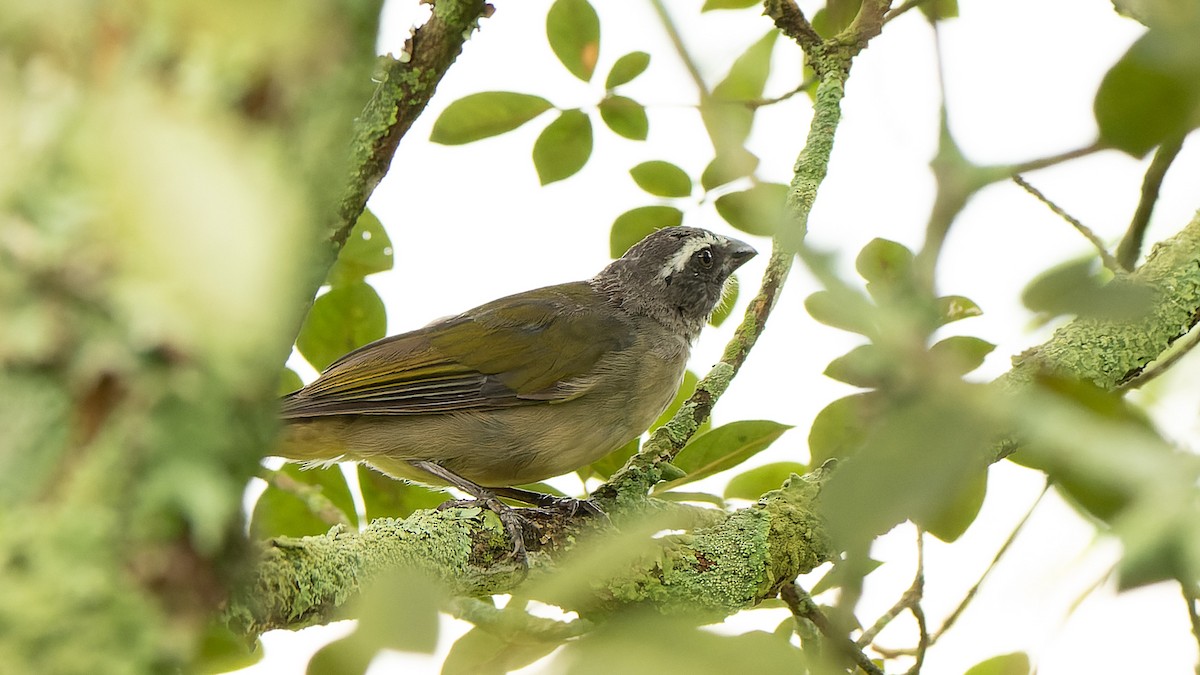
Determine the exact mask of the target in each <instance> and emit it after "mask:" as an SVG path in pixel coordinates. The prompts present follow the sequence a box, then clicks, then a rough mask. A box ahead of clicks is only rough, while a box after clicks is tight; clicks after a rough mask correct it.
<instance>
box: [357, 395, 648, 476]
mask: <svg viewBox="0 0 1200 675" xmlns="http://www.w3.org/2000/svg"><path fill="white" fill-rule="evenodd" d="M668 401H669V399H668ZM447 418H452V419H447ZM430 421H433V422H435V424H428V423H427V421H426V420H416V419H411V418H410V419H408V420H403V419H401V420H397V422H399V423H405V422H407V424H403V426H404V427H407V428H405V429H404V432H403V433H401V434H396V435H394V436H393V437H392V438H391V439H383V438H375V439H373V442H368V443H364V444H361V445H360V444H357V443H354V442H353V441H352V442H351V444H350V445H351V447H352V448H353V451H352V452H351V454H352V455H354V456H356V457H357V458H359V459H363V460H366V461H367V462H368V463H369V464H371V465H372V466H375V467H376V468H378V469H380V470H381V471H383V472H385V473H388V474H392V475H395V476H397V477H401V478H408V479H411V480H416V481H419V482H426V483H427V482H431V480H430V477H429V476H427V475H424V474H423V472H419V471H416V470H415V469H413V468H412V467H411V466H410V465H409V464H408V460H413V459H427V460H431V461H434V462H437V463H438V464H440V465H442V466H444V467H446V468H447V469H450V470H451V471H453V472H454V473H456V474H458V475H460V476H462V477H463V478H466V479H468V480H470V481H472V482H475V483H478V484H480V485H485V486H490V487H497V486H502V485H521V484H525V483H535V482H537V481H541V480H545V479H547V478H550V477H553V476H558V475H561V474H564V473H568V472H570V471H574V470H575V469H578V468H580V467H582V466H585V465H587V464H590V463H591V462H594V461H596V460H598V459H600V458H601V457H603V456H605V455H607V454H608V453H610V452H612V451H613V450H616V449H617V448H619V447H621V446H622V445H624V444H625V443H627V442H629V441H630V440H631V439H633V438H636V437H637V436H638V435H639V434H640V433H641V432H642V431H643V430H644V429H645V427H647V426H649V425H650V423H651V422H652V421H653V420H652V419H651V420H643V419H636V418H631V417H630V416H629V415H628V413H627V411H626V410H625V409H622V408H616V409H604V408H597V407H596V406H594V405H588V404H587V403H586V402H585V401H582V400H580V401H570V402H566V403H560V404H556V405H554V406H549V405H533V406H527V407H521V408H510V409H508V410H502V411H489V412H487V413H459V414H455V415H452V416H444V417H443V418H442V419H440V420H430ZM414 422H415V423H416V424H413V423H414ZM397 426H399V425H397ZM420 427H431V428H429V430H428V433H427V434H426V433H422V432H421V430H420ZM432 427H440V428H432ZM414 436H418V437H420V439H419V442H403V443H402V444H400V445H396V444H395V442H396V441H397V440H400V438H407V439H409V440H411V441H417V439H416V438H414ZM389 440H390V441H391V442H388V441H389ZM379 441H383V442H382V443H380V442H379ZM353 446H358V447H353ZM381 446H391V447H381ZM368 447H370V449H368ZM364 450H365V451H364ZM381 451H382V452H381Z"/></svg>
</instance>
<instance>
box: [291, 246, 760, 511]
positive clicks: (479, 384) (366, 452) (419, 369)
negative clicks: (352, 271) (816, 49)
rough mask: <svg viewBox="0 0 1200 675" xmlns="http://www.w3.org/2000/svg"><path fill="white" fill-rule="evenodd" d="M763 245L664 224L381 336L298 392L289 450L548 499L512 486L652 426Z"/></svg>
mask: <svg viewBox="0 0 1200 675" xmlns="http://www.w3.org/2000/svg"><path fill="white" fill-rule="evenodd" d="M755 254H756V252H755V250H754V249H753V248H751V247H750V246H749V245H747V244H745V243H743V242H741V241H738V240H736V239H731V238H729V237H724V236H721V235H718V234H714V233H712V232H709V231H707V230H702V229H699V228H692V227H671V228H666V229H662V230H659V231H657V232H654V233H653V234H650V235H649V236H647V237H646V238H645V239H643V240H641V241H640V242H638V243H637V244H635V245H634V246H633V247H631V248H630V249H629V250H628V251H627V252H626V253H625V255H623V256H622V257H621V258H620V259H618V260H615V261H613V262H612V263H611V264H609V265H608V267H605V268H604V269H603V270H601V272H600V273H599V274H597V275H596V276H594V277H592V278H591V279H588V280H586V281H576V282H573V283H567V284H560V285H557V286H547V287H545V288H539V289H536V290H532V291H526V292H524V293H518V294H516V295H510V296H508V297H505V298H501V299H499V300H494V301H492V302H489V303H487V304H485V305H481V306H479V307H476V308H475V309H471V310H468V311H466V312H463V313H462V314H459V315H457V316H453V317H450V318H446V319H440V320H438V321H435V322H434V323H432V324H430V325H428V326H425V327H424V328H420V329H418V330H414V331H412V332H408V333H403V334H401V335H395V336H392V337H388V338H384V339H382V340H378V341H376V342H372V343H371V344H368V345H366V346H364V347H361V348H359V349H357V350H355V351H352V352H350V353H349V354H346V355H345V356H343V357H342V358H340V359H338V360H337V361H336V362H334V363H333V364H332V365H331V366H329V368H327V369H326V370H325V372H323V373H321V376H320V377H319V378H317V379H316V380H315V381H313V382H312V383H311V384H309V385H308V386H306V387H304V388H303V389H300V390H299V391H296V392H293V393H291V394H288V395H287V396H285V397H284V399H283V404H282V413H281V414H282V417H283V420H284V421H285V423H286V424H285V430H284V434H283V439H282V442H281V443H280V445H279V447H278V449H277V454H281V455H282V456H284V457H287V458H289V459H293V460H301V461H308V462H327V461H334V460H340V459H349V460H359V461H363V462H366V463H367V464H369V465H371V466H373V467H375V468H376V469H379V470H380V471H382V472H384V473H387V474H390V475H392V476H396V477H400V478H406V479H410V480H414V481H418V482H422V483H434V484H451V485H454V486H456V487H459V488H460V489H463V490H465V491H467V492H468V493H470V494H471V495H473V496H475V497H476V498H489V497H491V496H492V495H491V494H490V493H492V492H497V493H500V494H503V495H505V496H517V497H518V498H522V499H523V500H524V501H530V502H531V503H543V504H544V503H545V501H546V500H543V499H540V498H541V497H544V496H543V495H537V493H524V494H518V492H519V491H516V490H512V489H506V488H505V486H513V485H520V484H524V483H532V482H536V481H540V480H543V479H546V478H549V477H551V476H557V475H560V474H564V473H567V472H570V471H573V470H575V469H578V468H579V467H582V466H584V465H586V464H589V463H591V462H593V461H595V460H597V459H599V458H601V457H603V456H604V455H606V454H608V453H610V452H612V451H613V450H615V449H617V448H619V447H621V446H622V445H624V444H625V443H627V442H629V441H630V440H631V439H634V438H636V437H637V436H638V435H640V434H641V433H642V432H643V431H645V430H646V428H647V427H649V426H650V424H651V423H652V422H653V421H654V420H655V419H656V418H657V417H658V416H659V415H660V414H662V412H663V410H664V409H665V408H666V407H667V405H668V404H669V403H670V402H671V400H672V399H673V398H674V396H675V392H676V390H677V389H678V388H679V384H680V382H681V381H682V379H683V373H684V369H685V366H686V364H687V360H688V353H689V349H690V346H691V343H692V342H693V341H694V340H695V339H696V337H697V336H698V335H699V334H700V330H701V328H703V326H704V325H705V323H706V322H707V320H708V317H709V315H710V314H711V313H712V311H713V308H714V307H715V306H716V305H717V303H718V302H719V301H720V299H721V293H722V289H723V288H724V285H725V281H726V279H728V278H729V275H730V274H732V273H733V271H734V270H736V269H737V268H738V267H739V266H741V265H742V263H744V262H746V261H747V260H749V259H750V258H751V257H753V256H754V255H755ZM484 487H486V488H500V489H499V490H486V489H482V488H484ZM530 496H533V497H534V498H535V499H533V500H531V499H529V497H530ZM488 501H490V502H493V503H498V502H496V500H495V499H494V498H490V499H488Z"/></svg>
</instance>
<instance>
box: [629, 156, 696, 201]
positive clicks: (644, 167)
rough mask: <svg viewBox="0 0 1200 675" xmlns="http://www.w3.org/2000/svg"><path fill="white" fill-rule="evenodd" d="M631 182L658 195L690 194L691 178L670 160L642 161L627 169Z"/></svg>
mask: <svg viewBox="0 0 1200 675" xmlns="http://www.w3.org/2000/svg"><path fill="white" fill-rule="evenodd" d="M629 175H630V176H633V182H635V183H637V184H638V187H640V188H642V189H643V190H645V191H646V192H649V193H650V194H652V195H655V196H658V197H687V196H689V195H691V194H692V179H691V178H689V177H688V175H687V172H686V171H684V170H683V169H681V168H679V167H678V166H675V165H674V164H672V163H670V162H664V161H661V160H655V161H651V162H642V163H641V164H638V165H637V166H635V167H633V168H632V169H630V170H629Z"/></svg>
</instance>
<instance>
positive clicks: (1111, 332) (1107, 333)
mask: <svg viewBox="0 0 1200 675" xmlns="http://www.w3.org/2000/svg"><path fill="white" fill-rule="evenodd" d="M1119 283H1137V284H1142V285H1144V286H1145V287H1146V288H1149V289H1150V290H1151V291H1153V299H1152V300H1151V302H1150V303H1148V305H1147V307H1146V308H1145V313H1144V315H1143V316H1139V317H1137V318H1134V319H1129V320H1124V321H1116V320H1102V319H1094V318H1078V319H1075V320H1074V321H1072V322H1070V323H1068V324H1067V325H1065V326H1063V327H1062V328H1059V329H1058V330H1057V331H1055V332H1054V335H1053V336H1052V337H1051V338H1050V340H1048V341H1047V342H1045V343H1044V344H1041V345H1039V346H1037V347H1033V348H1032V349H1029V350H1027V351H1025V352H1024V353H1022V354H1020V355H1019V356H1017V357H1015V358H1014V359H1013V368H1012V370H1010V371H1009V372H1007V373H1005V374H1004V375H1003V376H1001V377H1000V378H999V379H998V380H997V384H998V385H999V386H1001V387H1004V388H1007V389H1010V390H1019V389H1020V388H1022V387H1026V386H1029V385H1031V384H1032V382H1033V380H1034V378H1035V377H1036V376H1037V375H1038V374H1039V373H1043V372H1049V373H1055V374H1060V375H1066V376H1069V377H1072V378H1075V379H1079V380H1084V381H1086V382H1091V383H1092V384H1095V385H1096V386H1098V387H1100V388H1102V389H1115V388H1117V387H1119V386H1121V385H1122V384H1124V383H1126V382H1129V381H1131V380H1133V379H1135V378H1137V377H1138V376H1139V375H1140V374H1141V373H1142V371H1143V370H1144V369H1145V368H1146V367H1147V366H1148V365H1150V364H1151V363H1153V362H1154V361H1155V360H1156V359H1159V358H1161V357H1162V356H1163V355H1164V354H1165V353H1166V352H1167V350H1168V349H1169V348H1170V347H1171V345H1172V344H1173V343H1174V342H1175V341H1176V340H1178V339H1179V338H1180V337H1182V336H1184V335H1185V334H1187V333H1188V331H1190V330H1191V329H1192V328H1193V327H1194V326H1195V325H1196V323H1197V321H1200V214H1197V215H1196V216H1195V217H1193V218H1192V221H1191V222H1190V223H1188V225H1187V226H1186V227H1184V228H1183V230H1182V231H1180V232H1179V233H1178V234H1176V235H1175V236H1173V237H1171V238H1170V239H1167V240H1166V241H1163V242H1161V243H1159V244H1158V245H1156V246H1155V247H1154V250H1153V251H1151V253H1150V256H1149V257H1148V259H1147V260H1146V262H1145V263H1144V264H1143V265H1142V266H1141V267H1139V268H1138V269H1137V270H1136V271H1134V272H1133V273H1131V274H1130V275H1129V276H1128V277H1127V280H1125V281H1121V282H1119ZM1014 450H1015V447H1013V446H1012V444H1005V445H1004V446H1003V447H1002V448H1000V449H999V450H998V452H997V459H1002V458H1004V457H1006V456H1008V455H1009V454H1011V453H1012V452H1013V451H1014Z"/></svg>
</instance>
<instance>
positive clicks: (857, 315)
mask: <svg viewBox="0 0 1200 675" xmlns="http://www.w3.org/2000/svg"><path fill="white" fill-rule="evenodd" d="M804 309H806V310H808V314H809V316H811V317H812V318H814V319H816V320H817V321H819V322H821V323H823V324H825V325H826V326H832V327H834V328H840V329H841V330H846V331H850V332H851V333H858V334H859V335H866V336H871V335H873V334H874V333H875V322H874V320H873V319H872V318H871V315H872V313H873V312H874V311H875V307H874V306H873V305H871V303H870V302H868V301H867V299H866V298H864V297H862V296H861V295H858V294H857V293H850V292H836V291H817V292H816V293H813V294H812V295H810V296H808V297H807V298H805V300H804Z"/></svg>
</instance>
